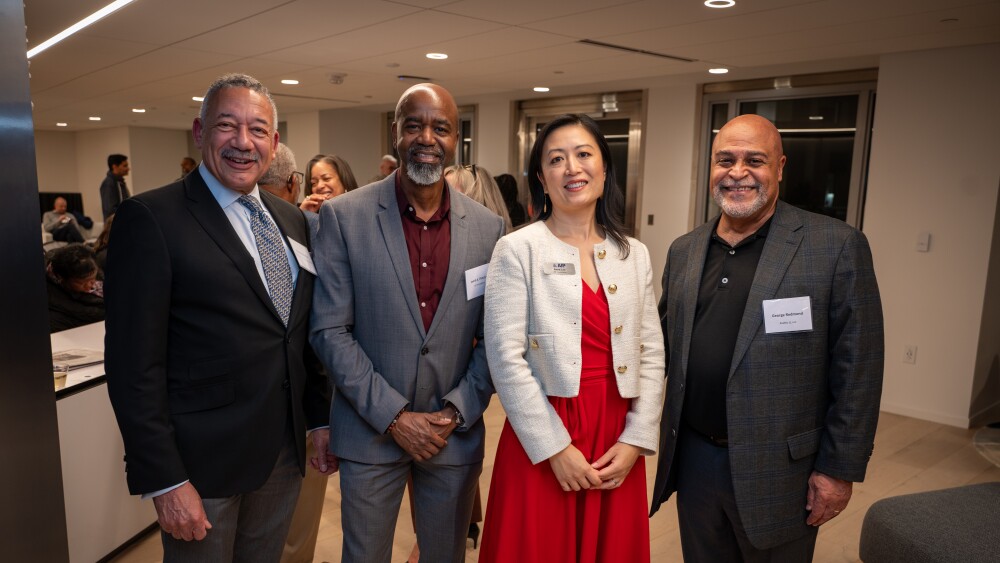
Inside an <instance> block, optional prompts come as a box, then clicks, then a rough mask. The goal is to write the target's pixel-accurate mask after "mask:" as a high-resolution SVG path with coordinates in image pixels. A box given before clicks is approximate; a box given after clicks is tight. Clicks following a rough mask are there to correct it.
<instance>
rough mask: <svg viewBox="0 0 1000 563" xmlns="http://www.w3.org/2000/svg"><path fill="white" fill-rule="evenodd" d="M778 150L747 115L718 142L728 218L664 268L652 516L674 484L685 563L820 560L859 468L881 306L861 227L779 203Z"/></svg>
mask: <svg viewBox="0 0 1000 563" xmlns="http://www.w3.org/2000/svg"><path fill="white" fill-rule="evenodd" d="M784 164H785V156H784V154H783V151H782V147H781V136H780V135H779V133H778V130H777V129H776V128H775V127H774V125H772V124H771V122H769V121H768V120H766V119H764V118H762V117H760V116H756V115H743V116H740V117H737V118H735V119H733V120H732V121H730V122H729V123H727V124H726V125H725V126H724V127H723V128H722V129H721V130H720V131H719V133H718V135H717V136H716V139H715V142H714V143H713V145H712V169H711V170H712V172H711V182H710V183H711V189H712V195H713V198H714V199H715V201H716V203H717V204H718V205H719V207H720V208H721V209H722V214H721V215H720V216H719V218H718V219H717V220H716V221H712V222H709V223H706V224H705V225H702V226H701V227H699V228H697V229H695V230H694V231H692V232H691V233H688V234H687V235H685V236H683V237H681V238H679V239H677V241H675V242H674V244H673V245H672V246H671V247H670V252H669V255H668V257H667V264H666V267H665V269H664V272H663V295H662V298H661V300H660V320H661V323H662V325H663V334H664V338H665V340H666V349H667V395H666V401H665V404H664V413H663V418H662V422H661V425H662V429H661V433H660V435H661V436H662V440H663V444H662V446H661V448H660V459H659V465H658V468H657V474H656V483H655V486H654V491H653V506H652V510H651V513H650V514H651V515H652V514H653V513H655V512H656V510H657V509H658V508H659V506H660V504H662V503H663V502H666V500H667V499H668V498H669V497H670V495H671V494H672V493H673V492H674V491H677V512H678V517H679V521H680V533H681V545H682V549H683V553H684V559H685V561H688V562H691V561H811V560H812V554H813V550H814V548H815V543H816V531H817V527H818V526H820V525H821V524H823V523H825V522H827V521H828V520H830V519H831V518H835V517H836V516H837V515H838V514H839V513H840V512H842V511H843V510H844V509H845V508H846V506H847V503H848V501H849V500H850V496H851V484H852V482H853V481H861V480H863V479H864V475H865V469H866V467H867V464H868V459H869V457H870V456H871V452H872V447H873V441H874V436H875V425H876V422H877V420H878V408H879V399H880V396H881V389H882V368H883V358H884V343H883V334H882V332H883V326H882V306H881V301H880V299H879V292H878V285H877V284H876V281H875V272H874V268H873V266H872V257H871V251H870V250H869V247H868V241H867V239H866V238H865V236H864V235H863V234H862V233H861V232H860V231H858V230H857V229H854V228H852V227H850V226H848V225H846V224H845V223H843V222H842V221H838V220H835V219H831V218H828V217H825V216H821V215H816V214H813V213H808V212H805V211H802V210H800V209H797V208H795V207H793V206H791V205H788V204H786V203H784V202H781V201H778V182H779V181H780V180H781V172H782V168H783V167H784Z"/></svg>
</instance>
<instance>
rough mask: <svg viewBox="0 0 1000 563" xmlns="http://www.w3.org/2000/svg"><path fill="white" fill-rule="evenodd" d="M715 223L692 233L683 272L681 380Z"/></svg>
mask: <svg viewBox="0 0 1000 563" xmlns="http://www.w3.org/2000/svg"><path fill="white" fill-rule="evenodd" d="M715 223H716V221H709V222H708V223H705V225H704V226H702V227H701V228H699V229H696V230H695V232H694V237H693V238H694V240H693V241H692V243H691V248H690V250H689V251H688V257H687V271H685V272H684V286H683V287H684V295H683V296H682V299H684V318H683V319H681V322H682V323H683V324H682V325H681V326H682V327H683V334H684V341H683V342H682V343H681V366H682V369H683V370H684V371H683V377H682V380H686V379H687V365H688V358H689V357H690V353H691V333H692V332H693V331H694V314H695V310H696V309H697V308H698V288H699V287H701V275H702V272H703V271H704V270H705V256H706V255H707V253H708V243H709V237H710V236H711V231H712V229H714V228H715Z"/></svg>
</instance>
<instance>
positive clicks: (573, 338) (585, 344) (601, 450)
mask: <svg viewBox="0 0 1000 563" xmlns="http://www.w3.org/2000/svg"><path fill="white" fill-rule="evenodd" d="M528 179H529V185H530V188H531V196H532V204H533V205H532V207H533V208H534V209H535V210H536V211H537V212H538V213H537V216H536V219H537V220H536V221H535V222H534V223H533V224H531V225H528V226H527V227H524V228H522V229H520V230H518V231H516V232H514V233H511V234H509V235H507V236H505V237H504V238H502V239H500V242H499V243H497V246H496V249H495V250H494V252H493V259H492V260H491V262H490V267H489V273H488V275H487V282H486V297H485V299H486V303H485V308H486V313H485V315H486V319H485V323H486V325H485V335H486V337H485V340H486V351H487V357H488V358H489V363H490V370H491V373H492V375H493V382H494V385H495V387H496V390H497V395H498V396H499V397H500V401H501V402H502V403H503V406H504V409H505V410H506V411H507V422H506V424H505V425H504V429H503V433H502V434H501V436H500V444H499V446H498V447H497V455H496V462H495V465H494V468H493V481H492V485H491V487H490V494H489V501H488V504H487V510H486V522H485V526H484V531H483V545H482V548H481V553H480V556H479V561H480V562H483V563H490V562H509V561H516V562H518V563H532V562H536V561H537V562H539V563H541V562H545V563H558V562H563V561H565V562H595V563H596V562H602V561H603V562H614V561H629V562H639V563H642V562H648V561H649V520H648V518H647V516H646V513H647V511H646V473H645V465H644V463H643V459H642V457H641V456H642V455H650V454H653V453H655V451H656V447H657V445H658V443H659V427H660V426H659V421H660V413H661V404H662V400H663V387H664V352H663V335H662V333H661V331H660V322H659V316H658V314H657V312H656V301H655V297H654V295H653V282H652V269H651V267H650V260H649V252H648V251H647V250H646V247H645V246H644V245H643V244H642V243H640V242H639V241H637V240H635V239H632V238H629V237H627V236H625V234H624V227H623V225H622V213H623V209H624V198H623V196H622V192H621V191H620V190H619V189H618V187H617V186H616V185H615V173H614V163H613V162H612V160H611V153H610V149H609V148H608V144H607V142H606V141H605V139H604V137H603V136H602V135H601V133H600V130H599V129H598V127H597V124H596V123H595V122H594V121H593V120H592V119H590V118H589V117H587V116H583V115H565V116H561V117H559V118H557V119H555V120H553V121H552V122H550V123H548V124H547V125H546V126H545V127H544V128H543V129H542V131H541V132H540V133H539V135H538V139H537V140H536V142H535V145H534V147H533V148H532V151H531V160H530V164H529V168H528Z"/></svg>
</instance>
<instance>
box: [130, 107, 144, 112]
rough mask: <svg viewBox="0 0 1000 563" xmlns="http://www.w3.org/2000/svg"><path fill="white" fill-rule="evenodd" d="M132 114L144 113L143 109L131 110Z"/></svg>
mask: <svg viewBox="0 0 1000 563" xmlns="http://www.w3.org/2000/svg"><path fill="white" fill-rule="evenodd" d="M132 113H146V110H144V109H143V108H132Z"/></svg>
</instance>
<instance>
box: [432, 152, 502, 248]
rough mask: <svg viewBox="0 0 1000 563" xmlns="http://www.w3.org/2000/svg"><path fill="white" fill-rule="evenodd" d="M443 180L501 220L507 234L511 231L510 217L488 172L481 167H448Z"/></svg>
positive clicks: (469, 165)
mask: <svg viewBox="0 0 1000 563" xmlns="http://www.w3.org/2000/svg"><path fill="white" fill-rule="evenodd" d="M444 175H445V179H447V180H448V182H449V183H451V185H452V186H453V187H455V189H457V190H458V191H460V192H462V193H464V194H465V195H467V196H469V197H470V198H471V199H472V201H475V202H476V203H478V204H480V205H483V206H485V207H486V209H489V210H490V211H492V212H493V213H494V214H496V215H499V216H500V218H501V219H503V222H504V226H505V227H506V230H507V231H508V232H510V231H511V229H512V227H511V223H510V216H509V215H507V206H506V204H504V202H503V196H502V195H501V194H500V189H499V188H497V185H496V183H495V182H494V181H493V177H492V176H490V172H489V171H488V170H486V169H485V168H483V167H482V166H477V165H475V164H467V165H465V166H449V167H448V168H447V169H446V170H445V173H444Z"/></svg>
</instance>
